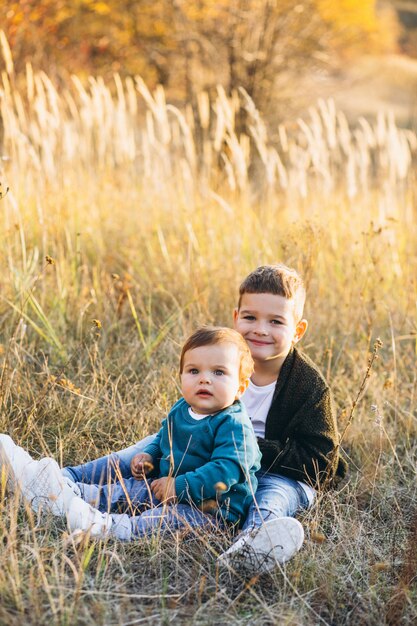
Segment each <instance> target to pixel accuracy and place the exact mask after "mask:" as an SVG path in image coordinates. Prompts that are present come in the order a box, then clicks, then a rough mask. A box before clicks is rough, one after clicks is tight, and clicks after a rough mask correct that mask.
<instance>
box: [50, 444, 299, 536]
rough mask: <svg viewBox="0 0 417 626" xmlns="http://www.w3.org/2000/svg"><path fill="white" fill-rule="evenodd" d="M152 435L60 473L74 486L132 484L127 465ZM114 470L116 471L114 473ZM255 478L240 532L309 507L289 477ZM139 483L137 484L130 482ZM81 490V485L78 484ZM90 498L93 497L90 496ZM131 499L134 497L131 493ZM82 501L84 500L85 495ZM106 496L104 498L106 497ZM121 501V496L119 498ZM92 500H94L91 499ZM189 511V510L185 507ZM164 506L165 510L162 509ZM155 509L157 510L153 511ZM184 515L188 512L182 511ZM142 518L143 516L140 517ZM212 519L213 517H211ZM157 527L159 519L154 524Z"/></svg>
mask: <svg viewBox="0 0 417 626" xmlns="http://www.w3.org/2000/svg"><path fill="white" fill-rule="evenodd" d="M154 438H155V435H149V436H148V437H145V438H144V439H142V440H141V441H138V442H137V443H136V444H134V445H133V446H130V447H129V448H125V449H124V450H120V452H115V453H113V454H110V455H108V456H103V457H101V458H99V459H96V460H95V461H90V462H88V463H84V464H83V465H77V466H74V467H65V468H64V469H63V470H62V473H63V474H64V475H65V476H68V477H69V478H70V479H71V480H72V481H74V482H78V483H87V484H96V485H97V484H101V485H105V484H107V483H109V481H112V480H114V479H116V480H118V479H119V478H120V477H122V478H123V479H124V482H126V481H129V484H130V481H133V478H132V473H131V471H130V462H131V460H132V458H133V457H134V456H135V454H138V453H139V452H143V450H144V448H145V446H147V445H148V444H149V443H151V442H152V441H153V439H154ZM116 468H118V469H117V471H116ZM257 478H258V488H257V491H256V494H255V501H254V502H253V503H252V504H251V506H250V508H249V512H248V515H247V517H246V521H245V523H244V524H243V529H244V530H247V529H250V528H257V527H259V526H261V525H262V523H263V522H266V521H269V520H272V519H275V518H278V517H295V515H296V514H297V512H299V511H302V510H305V509H308V508H309V506H310V504H311V503H309V500H308V497H307V494H306V492H305V490H304V489H303V487H302V486H301V485H300V484H299V483H298V482H297V481H296V480H293V479H292V478H287V477H286V476H281V475H280V474H273V473H271V472H265V471H264V470H262V469H261V470H259V472H258V473H257ZM134 482H136V483H137V482H139V483H140V482H141V481H134ZM79 486H80V487H81V485H79ZM91 495H92V496H93V494H91ZM116 495H117V492H116V493H115V496H114V497H113V499H112V500H111V501H110V506H113V504H112V502H113V503H114V501H115V497H116ZM133 495H134V497H135V494H133ZM85 496H86V497H84V499H88V500H89V497H87V494H85ZM107 497H108V496H107ZM120 497H121V498H122V500H123V497H124V496H120ZM91 499H92V500H94V497H92V498H91ZM104 504H105V502H104V500H102V501H101V505H102V506H103V508H102V510H107V509H108V506H109V502H108V500H107V502H106V505H105V506H104ZM180 506H185V507H186V506H187V505H177V506H176V507H172V509H174V508H177V509H178V508H179V507H180ZM187 508H189V509H191V507H187ZM166 509H167V507H165V510H166ZM157 510H158V509H157ZM154 511H155V509H154ZM191 511H192V512H193V513H192V520H191V524H192V525H201V524H202V523H207V517H210V516H204V515H203V514H201V516H202V517H204V519H201V520H200V524H197V517H198V516H197V513H199V512H198V511H196V510H195V509H191ZM184 513H185V514H187V513H188V511H184ZM142 516H143V514H142ZM212 519H213V518H212ZM157 523H158V524H161V520H159V521H158V522H157ZM172 523H174V524H175V523H177V522H175V521H174V520H172V519H171V520H168V519H167V526H168V525H169V526H170V527H171V528H172V525H171V524H172Z"/></svg>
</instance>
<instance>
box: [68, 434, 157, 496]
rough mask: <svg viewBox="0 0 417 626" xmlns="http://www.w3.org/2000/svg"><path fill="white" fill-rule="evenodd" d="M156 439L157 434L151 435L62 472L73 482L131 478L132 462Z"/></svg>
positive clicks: (98, 481) (91, 482)
mask: <svg viewBox="0 0 417 626" xmlns="http://www.w3.org/2000/svg"><path fill="white" fill-rule="evenodd" d="M154 439H155V435H149V436H148V437H145V438H144V439H142V440H141V441H138V442H137V443H135V444H134V445H133V446H129V447H128V448H125V449H124V450H120V451H119V452H114V453H113V454H108V455H106V456H102V457H100V458H99V459H95V460H94V461H89V462H88V463H83V464H81V465H75V466H68V467H64V468H63V469H62V474H63V475H64V476H66V477H67V478H69V479H70V480H72V481H73V482H81V483H87V484H104V483H107V482H109V480H115V479H119V478H120V477H122V478H130V477H131V476H132V473H131V471H130V462H131V460H132V459H133V457H134V456H135V454H138V453H139V452H143V450H144V448H145V446H147V445H148V444H149V443H152V441H153V440H154Z"/></svg>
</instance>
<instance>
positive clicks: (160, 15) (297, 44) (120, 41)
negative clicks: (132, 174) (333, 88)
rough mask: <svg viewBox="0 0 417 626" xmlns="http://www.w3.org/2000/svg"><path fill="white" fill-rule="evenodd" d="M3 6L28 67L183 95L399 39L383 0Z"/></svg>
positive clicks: (64, 0)
mask: <svg viewBox="0 0 417 626" xmlns="http://www.w3.org/2000/svg"><path fill="white" fill-rule="evenodd" d="M403 4H413V3H412V2H406V3H403ZM385 6H387V5H385ZM0 7H1V8H0V24H1V28H2V29H3V30H4V31H5V34H6V36H7V38H8V41H9V43H10V46H11V48H12V52H13V58H14V60H15V63H16V66H17V69H19V70H21V69H23V68H24V65H25V63H26V62H28V61H30V62H31V63H32V64H33V65H34V66H35V68H36V69H46V68H47V69H48V71H49V72H50V71H51V67H53V68H55V71H56V72H62V71H63V69H65V70H66V71H69V72H74V73H77V74H80V73H82V74H90V73H91V74H97V73H109V72H113V71H119V72H121V73H123V74H134V73H140V74H141V75H142V76H143V78H144V79H145V80H147V81H150V82H155V83H157V82H159V83H162V84H163V85H164V86H165V87H167V86H170V87H172V89H173V90H177V91H178V92H179V93H180V92H182V93H183V94H184V93H186V92H187V90H188V91H190V90H192V89H193V88H196V87H197V86H199V87H201V86H210V85H211V84H212V83H215V82H217V81H218V80H219V77H220V78H221V81H222V82H223V83H224V84H225V86H226V87H227V88H228V89H231V88H233V87H235V86H236V85H237V84H239V85H243V86H244V87H245V88H246V90H247V91H248V92H249V93H254V91H255V90H260V91H261V92H262V91H264V90H265V87H266V85H268V89H269V86H270V85H271V83H272V82H273V80H274V77H275V76H276V74H277V73H280V70H281V68H284V67H285V68H286V69H288V68H292V67H296V68H297V69H300V68H301V69H302V68H303V67H305V66H306V65H309V64H310V63H313V64H328V63H333V62H334V58H335V56H337V55H339V54H340V53H342V52H344V53H346V52H348V53H351V52H352V51H354V50H361V51H364V50H367V51H370V50H375V49H377V48H378V49H381V48H383V47H384V46H386V45H391V44H392V42H391V41H389V39H390V38H389V36H388V30H387V29H386V28H385V25H386V23H385V22H386V20H385V17H384V14H385V11H380V8H381V7H379V8H378V7H377V6H376V3H375V1H374V0H338V2H334V0H300V1H299V2H297V0H193V1H191V0H12V1H10V0H1V4H0ZM382 9H384V6H383V5H382Z"/></svg>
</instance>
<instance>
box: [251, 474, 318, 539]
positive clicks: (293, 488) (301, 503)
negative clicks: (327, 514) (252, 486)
mask: <svg viewBox="0 0 417 626" xmlns="http://www.w3.org/2000/svg"><path fill="white" fill-rule="evenodd" d="M256 477H257V479H258V488H257V490H256V494H255V500H254V501H253V502H252V504H251V505H250V507H249V512H248V514H247V516H246V521H245V523H244V524H243V529H242V530H247V529H250V528H257V527H259V526H261V525H262V524H263V522H268V521H269V520H272V519H276V518H278V517H295V516H296V514H297V512H299V511H301V510H303V509H308V507H309V500H308V497H307V494H306V492H305V491H304V489H303V488H302V486H301V485H300V483H298V482H297V481H296V480H293V479H292V478H287V476H281V474H273V473H272V472H265V470H262V469H260V470H259V472H257V474H256Z"/></svg>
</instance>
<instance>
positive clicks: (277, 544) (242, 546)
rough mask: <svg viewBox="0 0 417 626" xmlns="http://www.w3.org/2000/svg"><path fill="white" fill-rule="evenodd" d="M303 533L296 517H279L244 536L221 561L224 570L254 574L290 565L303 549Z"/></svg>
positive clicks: (219, 561) (221, 557) (219, 559)
mask: <svg viewBox="0 0 417 626" xmlns="http://www.w3.org/2000/svg"><path fill="white" fill-rule="evenodd" d="M303 541H304V530H303V527H302V525H301V524H300V522H299V521H298V520H296V519H295V518H293V517H280V518H277V519H274V520H270V521H269V522H265V523H264V524H262V526H260V527H259V528H255V529H254V530H251V531H250V532H248V533H245V534H244V535H243V536H241V537H239V538H238V539H237V541H236V542H235V543H234V544H233V545H232V546H231V547H230V548H229V549H228V550H227V551H226V552H225V553H224V554H222V555H220V557H219V558H218V563H219V565H221V566H231V567H233V568H234V569H236V570H240V569H241V568H244V569H245V570H247V571H249V572H251V573H258V574H260V573H263V572H269V571H271V570H273V569H275V567H277V566H279V565H280V564H282V563H285V562H286V561H289V560H290V559H291V558H292V557H293V556H294V554H295V553H296V552H298V550H299V549H300V548H301V546H302V545H303Z"/></svg>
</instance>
